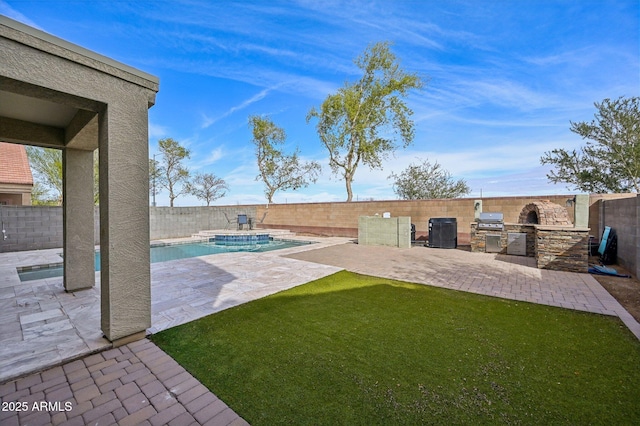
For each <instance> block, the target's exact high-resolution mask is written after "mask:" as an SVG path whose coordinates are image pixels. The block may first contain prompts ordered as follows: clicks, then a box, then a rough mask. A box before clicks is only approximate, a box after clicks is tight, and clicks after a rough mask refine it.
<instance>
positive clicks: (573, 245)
mask: <svg viewBox="0 0 640 426" xmlns="http://www.w3.org/2000/svg"><path fill="white" fill-rule="evenodd" d="M477 225H478V224H477V223H475V222H473V223H471V251H473V252H482V253H484V252H485V247H486V246H485V241H486V235H487V234H500V244H501V247H502V250H501V251H500V252H499V253H497V254H507V234H509V233H511V232H519V233H526V234H527V256H528V257H535V258H536V263H537V266H538V268H540V269H550V270H554V271H567V272H582V273H587V272H588V268H589V228H573V227H563V226H545V225H534V224H514V223H505V224H504V230H503V231H495V230H484V229H480V230H478V229H477Z"/></svg>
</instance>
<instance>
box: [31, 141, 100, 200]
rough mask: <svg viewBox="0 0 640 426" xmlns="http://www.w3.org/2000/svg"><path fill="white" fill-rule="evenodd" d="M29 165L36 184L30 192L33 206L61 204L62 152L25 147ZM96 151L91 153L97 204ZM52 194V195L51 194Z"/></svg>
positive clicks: (94, 196)
mask: <svg viewBox="0 0 640 426" xmlns="http://www.w3.org/2000/svg"><path fill="white" fill-rule="evenodd" d="M27 156H28V157H29V165H30V166H31V170H32V171H33V172H34V173H33V174H34V176H35V178H36V182H35V183H34V189H33V190H32V191H31V197H32V200H33V201H32V204H34V205H61V204H62V201H63V200H62V185H63V180H62V151H61V150H59V149H54V148H40V147H35V146H27ZM98 161H99V160H98V151H97V150H95V151H94V152H93V202H94V204H96V205H97V204H98V203H99V200H100V196H99V192H98V191H99V186H100V185H99V182H100V180H99V175H98V170H99V162H98ZM51 192H53V194H51Z"/></svg>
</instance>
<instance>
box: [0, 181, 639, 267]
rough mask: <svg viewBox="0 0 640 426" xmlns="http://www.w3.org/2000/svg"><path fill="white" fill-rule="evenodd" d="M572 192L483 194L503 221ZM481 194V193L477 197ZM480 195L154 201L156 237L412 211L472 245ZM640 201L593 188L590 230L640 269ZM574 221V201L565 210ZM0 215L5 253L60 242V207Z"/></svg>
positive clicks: (419, 221) (352, 223)
mask: <svg viewBox="0 0 640 426" xmlns="http://www.w3.org/2000/svg"><path fill="white" fill-rule="evenodd" d="M571 198H573V195H569V194H566V195H541V196H520V197H483V198H482V210H483V211H485V212H491V211H493V212H502V213H503V214H504V220H505V222H510V223H517V221H518V216H519V215H520V212H521V210H522V209H523V207H524V206H525V205H527V204H529V203H531V202H533V201H538V200H549V201H551V202H553V203H556V204H559V205H561V206H565V205H566V202H567V200H568V199H571ZM478 199H479V198H478ZM475 200H476V198H458V199H441V200H417V201H405V200H387V201H358V202H351V203H347V202H332V203H298V204H270V205H266V204H254V205H231V206H212V207H150V218H149V219H150V234H151V239H152V240H156V239H164V238H179V237H187V236H190V235H191V234H194V233H197V232H199V231H201V230H205V229H221V228H224V227H225V226H226V225H227V220H226V218H225V216H224V213H226V214H227V215H228V216H229V218H235V217H236V216H237V215H238V214H247V215H248V216H249V217H251V218H254V219H260V218H262V217H263V215H264V214H265V213H266V217H265V219H264V223H263V224H262V226H261V227H262V228H274V229H290V230H291V231H293V232H297V233H299V234H305V233H306V234H312V235H321V236H341V237H350V238H357V236H358V218H359V217H360V216H374V215H375V214H378V215H380V216H382V214H383V213H385V212H389V213H391V216H393V217H397V216H409V217H411V223H413V224H415V225H416V239H418V240H426V238H427V235H428V224H429V219H430V218H438V217H454V218H456V220H457V224H458V244H460V245H468V244H470V233H471V225H470V224H471V222H473V220H474V202H475ZM639 203H640V199H639V196H638V194H633V193H632V194H592V195H590V197H589V228H590V229H591V230H590V234H591V235H593V236H595V237H596V239H599V238H600V236H601V235H602V231H603V229H604V226H611V227H612V228H615V229H616V230H617V233H618V246H619V249H618V258H619V259H620V262H621V264H623V265H624V266H625V267H628V268H630V269H631V271H632V272H633V271H635V273H636V276H637V275H638V272H639V269H638V268H639V266H638V265H639V264H640V235H639V231H638V223H639V222H638V221H639V220H640V206H639ZM567 210H568V212H569V217H570V218H571V220H572V221H573V220H574V212H573V208H572V207H568V208H567ZM94 217H95V242H96V244H97V243H99V241H100V233H99V214H98V209H97V208H96V210H95V214H94ZM0 221H2V222H3V224H4V226H5V230H6V234H7V236H8V238H7V239H6V240H2V238H1V236H0V252H8V251H21V250H35V249H44V248H55V247H62V208H61V207H32V206H0Z"/></svg>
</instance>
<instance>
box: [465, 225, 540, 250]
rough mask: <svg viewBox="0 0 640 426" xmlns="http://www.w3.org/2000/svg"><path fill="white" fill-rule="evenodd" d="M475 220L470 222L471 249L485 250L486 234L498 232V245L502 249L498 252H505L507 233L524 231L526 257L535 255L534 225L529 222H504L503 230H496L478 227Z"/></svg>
mask: <svg viewBox="0 0 640 426" xmlns="http://www.w3.org/2000/svg"><path fill="white" fill-rule="evenodd" d="M477 226H478V224H477V223H476V222H472V223H471V251H474V252H481V253H484V252H485V247H486V246H485V242H486V235H487V234H490V235H496V234H500V246H501V247H502V250H500V252H499V253H498V254H507V242H508V235H507V234H510V233H512V232H514V233H526V234H527V257H534V256H535V250H536V247H535V227H534V226H533V225H530V224H521V223H505V224H504V231H496V230H490V229H478V228H477Z"/></svg>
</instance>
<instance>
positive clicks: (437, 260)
mask: <svg viewBox="0 0 640 426" xmlns="http://www.w3.org/2000/svg"><path fill="white" fill-rule="evenodd" d="M296 239H301V240H308V241H311V240H315V241H318V243H317V244H313V245H307V246H300V247H293V248H289V249H283V250H276V251H271V252H266V253H227V254H216V255H209V256H204V257H199V258H191V259H180V260H174V261H169V262H163V263H156V264H152V265H151V285H152V327H151V328H150V329H149V330H148V331H149V332H150V333H155V332H157V331H160V330H163V329H166V328H169V327H173V326H175V325H179V324H182V323H185V322H188V321H191V320H194V319H197V318H200V317H203V316H205V315H209V314H211V313H214V312H218V311H220V310H223V309H226V308H228V307H232V306H235V305H239V304H242V303H245V302H248V301H250V300H254V299H258V298H261V297H263V296H266V295H268V294H273V293H276V292H278V291H281V290H284V289H287V288H291V287H295V286H297V285H300V284H304V283H306V282H309V281H311V280H314V279H317V278H321V277H323V276H326V275H330V274H332V273H334V272H337V271H339V270H342V269H347V270H350V271H353V272H357V273H362V274H368V275H375V276H380V277H387V278H392V279H399V280H405V281H410V282H416V283H423V284H428V285H434V286H439V287H443V288H449V289H455V290H460V291H467V292H473V293H479V294H485V295H490V296H496V297H502V298H507V299H514V300H520V301H526V302H532V303H541V304H546V305H552V306H558V307H562V308H568V309H576V310H581V311H587V312H594V313H598V314H604V315H614V316H618V317H619V318H620V319H622V321H623V322H624V323H625V325H626V326H627V327H628V328H629V329H630V330H631V331H632V333H633V334H634V335H635V336H636V337H637V338H639V339H640V324H638V323H637V322H636V321H635V320H634V319H633V317H631V315H630V314H629V313H628V312H627V311H626V310H625V309H624V308H623V307H622V306H621V305H620V304H619V303H618V302H617V301H616V300H615V299H614V298H613V297H612V296H611V295H609V293H608V292H607V291H606V290H605V289H604V288H603V287H602V286H600V284H599V283H598V282H597V281H596V280H595V279H594V278H593V277H592V276H590V275H588V274H575V273H568V272H557V271H546V270H539V269H536V268H535V266H534V265H533V264H532V260H531V259H530V258H525V257H518V256H504V255H494V254H486V253H470V252H465V251H462V250H443V249H429V248H425V247H421V246H419V247H418V246H417V247H412V248H408V249H398V248H389V247H374V246H359V245H357V244H353V243H352V242H350V240H349V239H347V238H312V237H296ZM60 251H61V250H60V249H56V250H42V251H37V252H19V253H6V254H0V265H1V266H0V332H1V333H0V343H2V344H1V345H0V401H3V402H4V401H28V402H29V404H31V403H33V402H38V401H48V402H53V401H72V402H73V409H72V410H71V411H69V412H56V411H48V412H44V411H41V412H28V413H17V412H14V413H10V412H2V413H0V423H2V424H3V425H4V424H22V423H24V422H28V423H29V424H86V423H88V422H91V423H93V422H98V423H100V422H106V423H116V422H117V423H119V424H153V425H155V424H170V425H171V424H212V425H230V424H232V425H242V424H246V422H245V421H244V420H243V419H242V418H240V417H239V416H238V415H237V414H236V413H235V412H233V410H231V409H230V408H229V407H227V406H226V404H224V402H222V401H220V400H219V399H218V398H217V397H216V396H215V395H213V394H212V393H211V392H209V391H208V390H207V389H206V388H204V387H203V386H202V385H201V384H200V383H199V382H198V381H197V380H196V379H194V378H193V377H192V376H191V375H190V374H189V373H188V372H186V371H184V370H183V369H182V368H181V367H180V366H179V365H177V363H176V362H175V361H173V360H172V359H171V358H170V357H169V356H168V355H166V354H165V353H164V352H162V351H161V350H160V349H159V348H158V347H157V346H155V345H154V344H153V343H152V342H150V341H148V340H146V339H145V340H143V341H138V342H134V343H131V344H129V345H125V346H122V347H119V348H111V344H110V343H109V342H108V341H107V340H106V339H104V338H103V337H102V335H101V332H100V331H99V328H100V300H99V297H100V290H99V285H98V286H97V287H96V288H94V289H91V290H83V291H79V292H76V293H66V292H64V290H63V287H62V278H61V277H58V278H48V279H43V280H37V281H29V282H24V283H21V282H20V281H19V278H18V277H17V273H16V269H15V268H16V266H26V265H34V264H42V263H56V261H58V259H59V254H58V253H60ZM25 262H26V263H25ZM97 276H98V278H99V274H98V275H97ZM97 281H98V283H99V279H98V280H97ZM47 367H50V368H48V369H47ZM27 374H28V375H27ZM18 376H22V377H21V378H19V379H17V380H12V378H15V377H18Z"/></svg>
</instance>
